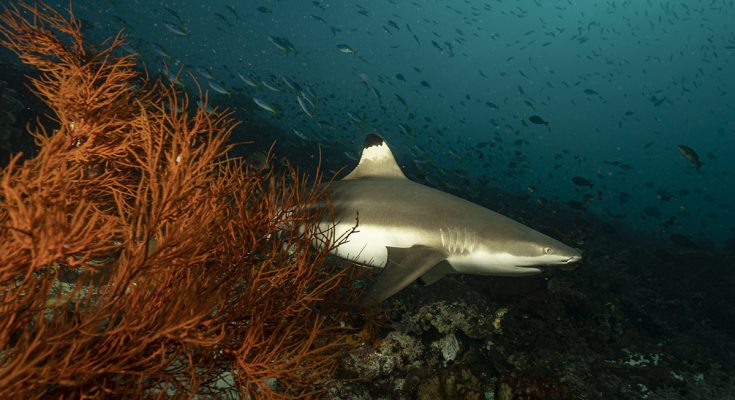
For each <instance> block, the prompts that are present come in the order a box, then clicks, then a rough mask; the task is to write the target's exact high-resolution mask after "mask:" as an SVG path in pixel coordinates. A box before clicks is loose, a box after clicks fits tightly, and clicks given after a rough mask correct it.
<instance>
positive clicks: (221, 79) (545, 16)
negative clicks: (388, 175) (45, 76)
mask: <svg viewBox="0 0 735 400" xmlns="http://www.w3.org/2000/svg"><path fill="white" fill-rule="evenodd" d="M66 6H67V4H66V3H65V2H63V7H66ZM74 10H75V12H76V14H77V16H78V17H80V18H82V19H83V20H84V21H85V27H86V28H85V32H86V33H87V34H88V35H89V36H90V39H92V40H93V41H97V40H99V39H102V38H105V37H108V36H110V35H112V34H113V33H115V32H116V31H118V30H119V29H124V32H125V33H126V34H127V35H128V39H129V43H130V46H131V48H132V49H134V50H135V51H137V52H140V53H141V54H142V60H143V62H144V63H145V64H146V65H147V68H148V69H149V70H150V71H151V72H152V73H153V74H160V73H162V71H163V70H164V68H165V65H168V66H169V67H170V68H171V69H173V70H178V69H180V68H183V77H182V81H183V82H184V83H185V84H186V85H187V87H188V88H190V89H195V86H194V85H193V81H192V80H191V79H190V78H189V77H188V76H187V75H188V74H189V73H191V74H193V76H195V77H196V78H197V79H198V80H199V82H200V83H201V85H202V87H203V88H204V89H207V90H208V91H209V93H210V97H211V100H212V102H213V103H214V104H226V105H228V106H232V107H235V110H236V112H237V116H238V117H239V118H243V119H246V120H251V121H252V120H264V121H265V122H267V123H268V124H270V125H272V127H273V128H274V130H275V131H278V130H281V131H282V134H276V135H274V136H273V137H271V136H268V135H266V134H262V135H260V136H257V135H255V137H259V138H260V140H261V141H264V142H267V143H266V144H264V146H266V147H267V145H268V144H269V143H270V141H271V140H272V139H273V138H275V137H278V138H279V139H280V141H281V143H282V145H283V146H282V147H281V150H282V151H283V152H284V154H285V155H286V156H288V157H289V158H293V159H295V160H299V159H300V158H306V157H304V152H307V153H310V154H317V151H318V150H317V144H320V145H321V146H323V147H324V149H325V153H324V154H326V155H327V159H326V166H327V167H328V169H336V168H339V167H342V166H345V165H352V164H354V163H355V160H354V158H357V157H359V149H360V143H361V141H362V139H363V137H364V136H365V134H366V133H367V132H371V131H377V132H379V133H380V134H381V135H383V136H384V137H385V138H386V140H387V141H388V142H389V143H390V145H391V146H392V147H393V149H394V152H395V154H396V157H397V158H398V159H399V162H400V163H401V164H403V166H404V167H405V168H406V170H407V171H408V173H409V175H410V176H411V177H412V178H414V179H416V180H419V181H422V182H425V183H428V184H431V185H433V186H437V187H439V188H442V189H444V190H448V191H451V192H453V193H455V194H458V195H460V196H463V197H466V198H468V199H470V200H473V201H476V202H478V203H480V204H485V205H489V204H492V201H490V200H489V199H487V198H485V197H484V194H485V193H486V189H487V188H497V189H500V190H503V191H507V192H511V193H515V194H524V195H527V196H528V200H529V201H528V204H527V205H524V207H531V208H536V209H538V212H539V213H543V212H545V210H544V207H545V206H544V205H543V204H544V203H545V201H548V202H551V203H560V204H564V207H569V208H570V212H579V213H587V214H589V215H592V216H596V217H597V218H599V219H602V220H603V221H607V222H608V223H610V224H611V225H613V226H615V227H616V228H618V229H621V230H624V231H629V232H637V233H639V234H642V235H645V236H654V237H658V238H660V239H661V240H663V241H667V242H668V240H669V238H670V237H671V235H672V234H679V235H685V236H686V237H688V238H689V239H691V240H693V241H695V242H698V243H699V242H702V241H705V240H708V241H711V242H714V243H716V245H717V246H721V245H723V244H724V243H725V241H726V240H728V239H731V238H733V237H734V236H735V209H734V207H733V204H734V203H733V200H732V198H733V195H734V194H735V189H734V188H735V176H733V172H732V170H733V166H735V164H734V163H733V161H732V156H733V152H734V151H735V111H734V110H735V26H734V25H733V24H732V21H733V20H735V3H733V1H720V0H707V1H637V0H636V1H604V2H602V1H509V0H506V1H496V0H493V1H428V0H417V1H399V0H394V1H382V0H381V1H369V2H368V1H361V2H360V1H331V2H330V1H300V0H299V1H296V0H290V1H287V0H284V1H246V2H234V1H229V2H223V1H217V0H216V1H208V2H194V1H166V2H149V1H90V0H86V1H85V0H79V1H76V2H75V3H74ZM167 25H168V26H167ZM279 43H280V44H281V47H286V48H287V50H295V51H287V52H286V51H283V50H282V49H280V48H279V47H278V45H277V44H279ZM284 44H285V45H284ZM338 45H346V46H344V47H343V49H344V50H345V51H344V52H343V51H339V49H338ZM291 46H293V49H288V48H289V47H291ZM347 49H353V50H354V53H353V52H351V51H347ZM164 52H165V55H164ZM207 71H208V72H209V73H211V76H209V74H208V73H207ZM240 75H241V76H242V77H244V78H246V79H248V80H250V81H252V82H253V83H255V84H256V85H257V86H258V87H251V86H249V85H248V84H247V83H246V82H245V81H244V80H243V79H241V77H240ZM284 78H285V79H287V80H288V81H289V82H291V86H294V87H293V88H290V87H289V86H288V84H287V83H286V82H285V81H284ZM209 82H213V83H212V84H211V85H210V83H209ZM264 83H265V84H267V85H270V86H272V87H274V88H276V89H278V90H279V91H278V92H276V91H274V90H271V89H269V88H267V87H265V86H264ZM294 83H295V84H294ZM218 85H219V86H218ZM215 87H218V88H220V91H227V92H229V93H230V94H229V95H225V94H218V93H217V92H216V91H215V90H214V88H215ZM253 97H255V98H258V99H260V100H262V102H264V103H268V104H270V105H272V106H276V107H278V108H279V109H280V110H282V113H280V115H278V116H275V117H274V116H272V115H271V113H270V112H268V111H266V110H265V109H263V108H260V107H258V106H257V105H255V104H254V102H253ZM298 97H300V98H301V101H302V103H304V106H305V108H306V110H304V109H302V107H301V106H300V105H299V102H298ZM307 113H308V114H312V116H311V117H310V116H309V115H307ZM532 116H538V117H540V118H541V119H543V120H544V121H547V122H548V126H547V125H543V124H534V123H532V122H531V120H529V118H530V117H532ZM294 129H296V130H297V131H298V132H299V133H300V134H301V135H302V136H303V137H299V136H298V135H297V134H296V133H295V132H294ZM269 132H272V131H269ZM246 134H247V133H246ZM284 136H285V137H286V139H284ZM682 144H683V145H686V146H689V147H691V148H692V149H694V150H695V151H696V152H697V154H698V156H699V158H700V160H701V161H702V162H703V165H702V167H701V168H700V170H699V171H697V170H695V167H694V165H693V163H691V162H690V161H689V160H687V159H686V158H685V157H684V156H683V155H682V154H681V153H680V151H679V150H678V148H677V145H682ZM290 149H293V150H290ZM289 151H291V153H289ZM574 177H582V178H584V179H586V180H587V181H589V184H590V185H591V186H589V185H586V186H585V185H583V186H580V185H578V184H575V183H574V182H573V181H572V178H574ZM578 182H579V181H578ZM585 184H586V182H585ZM570 202H571V203H570ZM561 228H562V230H563V227H561Z"/></svg>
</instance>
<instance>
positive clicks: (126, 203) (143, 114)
mask: <svg viewBox="0 0 735 400" xmlns="http://www.w3.org/2000/svg"><path fill="white" fill-rule="evenodd" d="M0 42H2V44H3V45H4V46H6V47H7V48H9V49H10V50H12V51H14V52H15V53H16V54H17V55H18V56H19V57H20V59H21V60H22V61H23V62H25V63H26V64H28V65H31V66H34V67H35V68H37V70H38V74H37V75H36V76H34V77H32V78H31V85H32V87H33V90H34V91H35V92H36V94H37V95H38V96H39V97H40V98H41V99H42V100H43V101H44V102H45V103H46V104H47V105H48V106H49V107H50V109H51V110H52V111H53V116H52V117H53V119H54V121H52V122H51V123H50V124H49V126H52V127H53V128H47V129H44V128H42V127H41V128H38V129H36V130H35V131H34V132H32V134H33V135H34V137H35V139H36V141H37V143H38V145H39V146H40V150H39V152H38V154H37V155H35V156H34V157H32V158H30V159H28V160H26V161H23V162H21V161H20V158H19V156H16V157H15V158H13V160H12V161H11V163H10V165H8V166H6V167H5V168H4V169H3V170H2V172H1V173H0V398H23V399H29V398H89V397H94V398H104V397H123V398H129V397H136V398H138V397H191V396H194V395H205V396H207V395H211V396H216V397H228V396H230V395H231V396H232V397H240V398H246V397H247V396H252V397H256V398H294V397H318V396H321V395H322V394H323V393H324V390H325V385H324V384H325V383H328V382H330V380H332V379H333V378H332V373H333V371H334V370H335V368H336V366H337V361H338V358H339V357H340V355H341V354H343V351H344V350H346V348H347V346H349V343H350V342H349V341H348V340H347V338H348V336H349V333H350V330H349V328H348V327H345V324H344V323H343V321H344V320H345V319H346V318H347V314H346V312H345V311H344V308H343V307H340V306H339V305H338V304H337V303H335V296H336V295H337V294H339V293H342V291H341V290H340V288H341V287H343V286H344V285H343V282H344V278H345V272H344V271H343V270H340V269H339V268H338V266H337V265H335V264H334V262H333V261H331V259H329V258H328V257H327V254H328V251H329V249H330V248H331V247H333V246H334V245H336V244H337V243H336V241H335V240H334V238H331V239H330V238H329V236H328V235H324V232H320V231H319V230H318V228H317V225H316V222H318V221H323V220H324V219H326V218H329V210H328V208H323V207H322V208H319V207H313V204H316V203H319V204H328V199H327V198H326V196H325V192H324V186H323V185H320V181H321V176H320V175H319V174H318V173H317V174H316V176H314V177H313V178H312V179H309V178H308V177H306V176H304V175H302V174H300V173H298V172H297V171H295V170H293V169H289V170H288V172H287V173H285V174H283V175H275V174H274V173H273V172H272V170H268V169H263V168H260V169H258V168H255V167H251V166H248V165H247V164H245V163H243V162H241V161H240V160H237V159H232V158H229V157H228V155H227V153H228V150H229V146H228V144H227V142H228V138H229V135H230V132H231V131H232V129H233V128H234V126H235V122H234V121H233V120H232V119H231V116H230V114H228V113H227V112H224V113H217V114H215V113H211V112H208V111H206V110H207V108H206V104H201V105H199V106H198V107H194V106H193V105H191V104H189V100H188V98H187V96H186V95H185V94H183V93H181V92H178V91H177V89H176V88H175V87H173V86H169V85H165V84H163V83H161V82H151V81H149V80H148V79H147V77H145V76H142V75H141V74H139V73H138V72H137V71H136V69H135V62H136V58H135V56H132V55H119V54H122V52H121V51H119V48H120V46H121V45H122V44H123V43H124V35H122V34H120V35H117V36H116V37H115V38H113V39H112V40H111V41H110V42H109V45H108V46H107V47H106V48H103V49H101V50H95V49H92V48H91V47H88V46H87V45H86V44H85V42H84V41H83V38H82V35H81V31H80V25H79V23H78V22H77V21H76V20H75V19H74V17H73V15H71V13H70V15H69V16H68V17H65V16H63V15H61V14H60V13H58V12H57V11H55V10H54V9H52V8H50V7H47V6H44V5H42V4H38V5H30V4H26V3H19V4H18V5H17V6H13V5H11V6H8V7H7V8H5V9H4V10H3V12H2V15H0ZM192 110H193V111H192ZM314 240H326V241H328V243H326V244H327V245H326V246H325V247H324V248H323V249H316V248H315V247H313V241H314Z"/></svg>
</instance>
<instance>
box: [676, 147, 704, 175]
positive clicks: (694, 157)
mask: <svg viewBox="0 0 735 400" xmlns="http://www.w3.org/2000/svg"><path fill="white" fill-rule="evenodd" d="M676 147H678V148H679V152H680V153H681V155H683V156H684V157H685V158H686V159H687V160H689V162H690V163H692V164H693V165H694V168H696V169H697V171H699V168H700V167H701V166H702V164H704V163H703V162H701V161H699V154H697V152H696V151H694V149H692V148H691V147H689V146H685V145H683V144H680V145H678V146H676Z"/></svg>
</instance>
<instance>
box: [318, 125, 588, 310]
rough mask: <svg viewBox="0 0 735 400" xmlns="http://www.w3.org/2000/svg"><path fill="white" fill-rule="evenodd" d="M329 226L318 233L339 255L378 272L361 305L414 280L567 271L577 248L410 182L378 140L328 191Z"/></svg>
mask: <svg viewBox="0 0 735 400" xmlns="http://www.w3.org/2000/svg"><path fill="white" fill-rule="evenodd" d="M327 191H328V194H329V196H330V198H331V207H332V211H333V214H332V220H331V221H329V222H326V221H325V222H324V223H323V224H322V225H321V226H320V228H322V229H327V230H331V232H332V233H333V234H334V235H336V236H337V237H345V238H346V239H344V240H342V241H341V242H340V243H339V245H337V246H334V247H333V248H332V253H333V254H334V255H336V256H337V257H340V258H343V259H346V260H349V261H351V262H354V263H357V264H360V265H363V266H367V267H374V268H382V272H380V274H379V275H378V276H377V278H376V279H375V280H374V281H373V282H371V285H370V286H369V287H368V289H367V290H366V293H365V295H364V298H363V299H362V303H363V304H364V305H365V306H372V305H377V304H378V303H380V302H382V301H384V300H386V299H387V298H389V297H391V296H393V295H394V294H396V293H397V292H399V291H400V290H401V289H403V288H405V287H406V286H408V285H410V284H411V283H413V282H414V281H416V280H417V279H420V281H421V282H423V283H424V284H432V283H434V282H436V281H438V280H439V279H441V278H442V277H444V276H445V275H447V274H457V273H459V274H476V275H491V276H529V275H535V274H539V273H541V272H543V270H544V268H545V267H546V266H561V267H562V268H565V269H566V268H569V269H573V266H572V267H570V264H574V263H576V262H578V261H579V260H580V259H581V258H582V256H581V253H580V251H579V250H577V249H575V248H573V247H570V246H568V245H566V244H564V243H562V242H560V241H558V240H556V239H553V238H551V237H549V236H547V235H545V234H543V233H541V232H538V231H536V230H534V229H532V228H529V227H528V226H526V225H523V224H521V223H519V222H517V221H515V220H513V219H511V218H508V217H506V216H503V215H501V214H499V213H497V212H495V211H492V210H490V209H488V208H485V207H482V206H480V205H478V204H475V203H473V202H470V201H468V200H465V199H462V198H460V197H457V196H454V195H452V194H449V193H446V192H443V191H440V190H438V189H434V188H432V187H429V186H425V185H422V184H420V183H418V182H414V181H412V180H410V179H408V178H407V177H406V175H405V174H404V173H403V171H402V170H401V168H400V167H399V166H398V163H397V162H396V160H395V158H394V156H393V153H392V152H391V150H390V148H389V147H388V145H387V143H386V142H385V141H384V140H383V138H382V137H381V136H379V135H378V134H375V133H370V134H368V135H367V137H366V138H365V141H364V144H363V149H362V155H361V157H360V160H359V162H358V165H357V167H355V168H354V169H353V170H352V171H351V172H350V173H349V174H347V175H346V176H345V177H344V178H342V179H340V180H337V181H333V182H331V183H330V184H329V186H328V189H327Z"/></svg>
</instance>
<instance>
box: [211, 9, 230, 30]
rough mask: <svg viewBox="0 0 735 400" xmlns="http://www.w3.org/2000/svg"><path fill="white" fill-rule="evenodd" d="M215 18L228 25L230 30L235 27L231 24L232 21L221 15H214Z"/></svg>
mask: <svg viewBox="0 0 735 400" xmlns="http://www.w3.org/2000/svg"><path fill="white" fill-rule="evenodd" d="M214 16H215V17H217V18H218V19H219V20H220V21H222V22H223V23H224V24H225V25H227V27H228V28H232V27H233V25H232V22H230V20H228V19H227V17H225V16H224V15H222V14H220V13H214Z"/></svg>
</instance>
